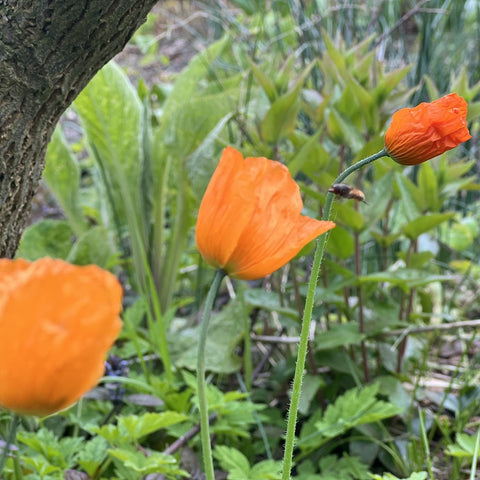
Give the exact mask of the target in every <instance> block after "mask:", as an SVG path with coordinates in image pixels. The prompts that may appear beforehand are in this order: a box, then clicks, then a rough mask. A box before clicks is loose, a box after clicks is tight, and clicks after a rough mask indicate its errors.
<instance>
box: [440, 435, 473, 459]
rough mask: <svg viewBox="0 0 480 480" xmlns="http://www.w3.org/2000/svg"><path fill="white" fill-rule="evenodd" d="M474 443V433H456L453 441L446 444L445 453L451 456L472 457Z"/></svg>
mask: <svg viewBox="0 0 480 480" xmlns="http://www.w3.org/2000/svg"><path fill="white" fill-rule="evenodd" d="M477 435H478V433H477ZM476 443H477V436H476V435H469V434H467V433H457V434H456V435H455V443H454V444H450V445H448V447H447V449H446V450H445V453H446V454H447V455H450V456H452V457H461V458H472V457H473V455H474V452H475V448H477V447H476Z"/></svg>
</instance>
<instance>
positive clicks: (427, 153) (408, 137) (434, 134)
mask: <svg viewBox="0 0 480 480" xmlns="http://www.w3.org/2000/svg"><path fill="white" fill-rule="evenodd" d="M466 118H467V102H466V101H465V100H464V99H463V98H462V97H459V96H458V95H457V94H456V93H450V94H449V95H446V96H444V97H442V98H439V99H438V100H435V101H434V102H432V103H421V104H420V105H417V106H416V107H415V108H403V109H402V110H399V111H398V112H396V113H394V114H393V117H392V123H391V124H390V127H389V128H388V130H387V133H386V134H385V147H386V149H387V153H388V155H389V156H390V157H392V158H393V159H394V160H395V161H396V162H398V163H400V164H402V165H418V164H419V163H422V162H425V161H426V160H429V159H431V158H433V157H436V156H437V155H440V154H442V153H444V152H446V151H447V150H451V149H452V148H455V147H456V146H458V145H460V143H462V142H466V141H467V140H468V139H470V138H471V135H470V133H469V131H468V128H467V122H466Z"/></svg>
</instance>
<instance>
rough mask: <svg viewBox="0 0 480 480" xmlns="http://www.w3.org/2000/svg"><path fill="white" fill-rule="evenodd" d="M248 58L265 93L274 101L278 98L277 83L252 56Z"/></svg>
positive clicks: (271, 101)
mask: <svg viewBox="0 0 480 480" xmlns="http://www.w3.org/2000/svg"><path fill="white" fill-rule="evenodd" d="M247 60H248V64H249V65H250V68H251V69H252V73H253V75H254V77H255V78H256V80H257V82H258V83H259V85H260V86H261V87H262V90H263V91H264V92H265V95H267V97H268V100H269V101H270V103H273V102H274V101H275V99H276V98H277V91H276V88H275V83H274V82H273V80H272V79H271V78H270V77H269V76H268V75H267V74H266V73H265V72H264V71H263V70H262V69H261V68H260V67H259V66H258V65H257V64H256V63H255V62H254V61H253V60H251V59H250V58H247Z"/></svg>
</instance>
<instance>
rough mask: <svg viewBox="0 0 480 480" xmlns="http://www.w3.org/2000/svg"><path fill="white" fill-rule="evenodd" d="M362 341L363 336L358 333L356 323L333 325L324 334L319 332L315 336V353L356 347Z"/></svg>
mask: <svg viewBox="0 0 480 480" xmlns="http://www.w3.org/2000/svg"><path fill="white" fill-rule="evenodd" d="M364 339H365V334H363V333H360V331H359V330H358V324H357V323H354V322H348V323H341V324H337V325H333V326H332V327H331V328H330V329H329V330H327V331H326V332H321V333H318V334H317V335H316V337H315V351H319V350H329V349H332V348H338V347H344V346H345V347H346V346H348V345H358V344H359V343H360V342H361V341H362V340H364Z"/></svg>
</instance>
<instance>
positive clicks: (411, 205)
mask: <svg viewBox="0 0 480 480" xmlns="http://www.w3.org/2000/svg"><path fill="white" fill-rule="evenodd" d="M395 180H396V182H397V185H398V188H399V189H400V196H401V199H402V207H403V210H404V213H405V218H406V219H407V220H408V221H412V220H415V219H416V218H418V217H420V215H421V213H420V209H421V207H422V199H421V193H420V191H419V190H418V188H417V187H416V186H415V185H414V184H413V183H412V182H411V181H410V180H409V179H408V178H406V177H405V176H403V175H402V174H400V173H397V174H396V175H395Z"/></svg>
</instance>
